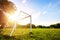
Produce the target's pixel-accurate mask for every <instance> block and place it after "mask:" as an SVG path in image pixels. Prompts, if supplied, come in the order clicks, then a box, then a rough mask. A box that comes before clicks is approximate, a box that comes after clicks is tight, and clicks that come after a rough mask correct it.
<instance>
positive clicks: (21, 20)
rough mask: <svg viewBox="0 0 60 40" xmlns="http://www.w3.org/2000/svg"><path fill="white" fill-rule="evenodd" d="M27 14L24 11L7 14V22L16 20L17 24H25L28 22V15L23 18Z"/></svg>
mask: <svg viewBox="0 0 60 40" xmlns="http://www.w3.org/2000/svg"><path fill="white" fill-rule="evenodd" d="M26 16H27V15H26V14H24V13H18V12H16V13H14V14H12V15H9V17H8V18H9V22H18V24H22V25H25V24H28V23H29V21H30V20H29V17H28V18H24V17H26Z"/></svg>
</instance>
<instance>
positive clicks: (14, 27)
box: [10, 11, 32, 36]
mask: <svg viewBox="0 0 60 40" xmlns="http://www.w3.org/2000/svg"><path fill="white" fill-rule="evenodd" d="M20 12H22V13H24V14H26V15H28V16H26V17H24V18H22V19H20V20H23V19H25V18H28V17H30V33H32V16H31V15H30V14H28V13H26V12H24V11H20ZM19 16H20V13H19ZM19 16H18V18H19ZM18 20H19V19H17V21H18ZM16 27H17V26H16V22H15V24H14V26H13V28H12V31H11V33H10V36H12V34H13V32H14V30H15V29H16Z"/></svg>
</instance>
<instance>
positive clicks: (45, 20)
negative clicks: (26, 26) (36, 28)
mask: <svg viewBox="0 0 60 40" xmlns="http://www.w3.org/2000/svg"><path fill="white" fill-rule="evenodd" d="M11 1H12V2H14V4H15V5H16V6H17V9H18V10H23V11H25V12H27V13H28V14H31V15H32V23H33V24H35V25H46V26H48V25H50V24H55V23H59V22H60V0H11ZM26 23H28V21H27V22H26Z"/></svg>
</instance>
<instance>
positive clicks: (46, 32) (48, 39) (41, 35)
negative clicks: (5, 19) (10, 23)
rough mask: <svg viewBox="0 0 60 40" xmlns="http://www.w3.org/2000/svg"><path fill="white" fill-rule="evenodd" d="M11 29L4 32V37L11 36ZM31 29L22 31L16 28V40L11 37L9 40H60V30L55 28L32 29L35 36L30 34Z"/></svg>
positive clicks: (14, 34)
mask: <svg viewBox="0 0 60 40" xmlns="http://www.w3.org/2000/svg"><path fill="white" fill-rule="evenodd" d="M10 32H11V29H10V28H6V29H5V30H4V31H3V34H4V35H8V36H9V34H10ZM29 32H30V29H27V28H26V29H24V28H23V29H21V28H16V30H15V31H14V33H13V35H12V36H14V39H13V38H12V37H11V38H9V39H10V40H60V29H57V28H56V29H53V28H49V29H47V28H42V29H41V28H36V29H32V32H33V34H29ZM0 39H3V40H5V39H6V40H8V38H2V37H0Z"/></svg>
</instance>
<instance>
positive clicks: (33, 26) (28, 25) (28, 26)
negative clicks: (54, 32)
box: [26, 24, 36, 28]
mask: <svg viewBox="0 0 60 40" xmlns="http://www.w3.org/2000/svg"><path fill="white" fill-rule="evenodd" d="M26 27H27V28H30V24H27V25H26ZM32 28H36V26H35V25H34V24H32Z"/></svg>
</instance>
